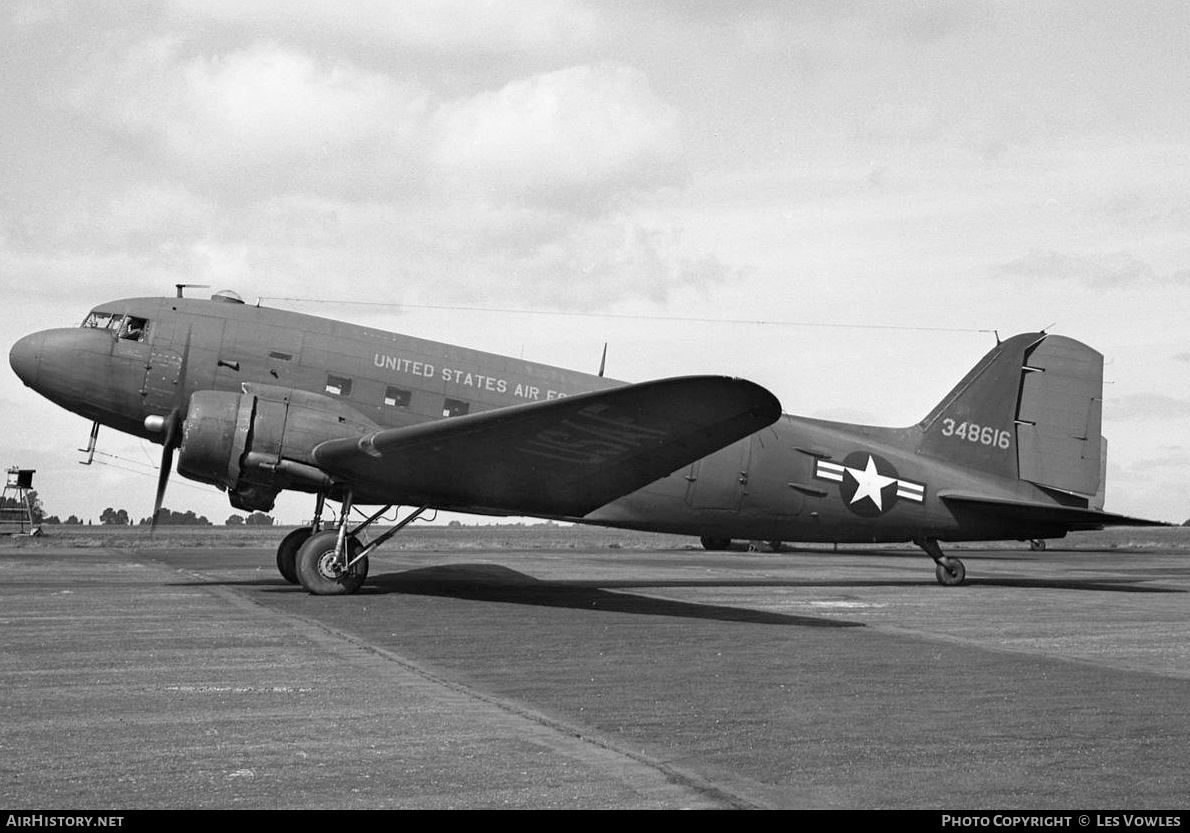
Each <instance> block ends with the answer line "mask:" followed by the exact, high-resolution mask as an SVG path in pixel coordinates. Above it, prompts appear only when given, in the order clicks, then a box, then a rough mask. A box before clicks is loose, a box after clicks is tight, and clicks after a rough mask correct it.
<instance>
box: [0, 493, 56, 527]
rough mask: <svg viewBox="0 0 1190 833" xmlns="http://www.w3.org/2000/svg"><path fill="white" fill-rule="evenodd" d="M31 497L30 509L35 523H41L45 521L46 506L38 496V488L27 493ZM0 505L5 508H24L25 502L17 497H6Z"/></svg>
mask: <svg viewBox="0 0 1190 833" xmlns="http://www.w3.org/2000/svg"><path fill="white" fill-rule="evenodd" d="M25 494H26V496H27V497H28V498H29V511H30V514H32V516H33V523H35V524H39V523H44V522H45V507H44V506H42V505H41V498H39V497H38V496H37V490H36V489H30V490H29V491H28V492H26V493H25ZM0 506H3V507H4V508H5V509H24V508H25V504H24V503H22V502H21V501H19V500H17V499H16V498H15V497H6V498H4V500H3V501H2V502H0Z"/></svg>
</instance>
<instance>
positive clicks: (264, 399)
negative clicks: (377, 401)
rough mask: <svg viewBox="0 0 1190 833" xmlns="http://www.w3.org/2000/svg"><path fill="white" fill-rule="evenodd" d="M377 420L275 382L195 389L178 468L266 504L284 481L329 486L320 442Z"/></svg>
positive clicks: (242, 503)
mask: <svg viewBox="0 0 1190 833" xmlns="http://www.w3.org/2000/svg"><path fill="white" fill-rule="evenodd" d="M379 427H380V426H378V425H377V424H376V423H375V422H373V421H371V420H369V419H367V418H366V417H364V416H363V415H361V414H360V413H359V412H357V411H355V410H354V409H353V408H351V407H350V406H348V405H346V404H344V403H343V402H340V401H338V400H335V399H332V398H331V397H329V396H323V395H321V394H317V393H308V392H306V391H299V390H293V389H291V388H280V387H274V386H271V385H244V390H243V392H242V393H234V392H231V391H214V390H206V391H197V392H195V393H194V394H193V395H191V397H190V401H189V403H188V405H187V410H186V419H185V421H184V422H183V423H182V444H181V446H180V448H179V449H178V474H180V475H182V476H183V477H187V478H190V479H191V480H198V481H200V482H202V483H210V484H212V485H215V486H218V487H219V488H221V489H224V490H226V491H227V493H228V498H229V499H230V501H231V504H232V506H234V507H236V508H237V509H243V510H249V511H256V510H260V511H265V512H267V511H269V510H270V509H272V508H273V504H274V502H275V500H276V497H277V494H278V493H279V492H280V491H281V490H282V489H298V490H301V491H319V490H325V489H327V488H329V487H330V485H331V480H330V478H329V477H328V476H327V475H326V474H325V473H324V472H323V471H322V470H320V469H319V468H318V467H317V466H316V465H315V463H314V455H313V450H314V447H315V446H316V445H318V444H319V443H321V442H324V441H325V440H331V439H342V438H343V437H352V436H359V435H363V434H366V433H369V432H371V431H375V430H377V429H378V428H379Z"/></svg>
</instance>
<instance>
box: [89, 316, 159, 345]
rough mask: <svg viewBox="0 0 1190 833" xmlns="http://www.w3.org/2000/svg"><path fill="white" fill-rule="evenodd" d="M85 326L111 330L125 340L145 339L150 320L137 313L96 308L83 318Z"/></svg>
mask: <svg viewBox="0 0 1190 833" xmlns="http://www.w3.org/2000/svg"><path fill="white" fill-rule="evenodd" d="M83 326H84V327H89V328H91V329H95V330H111V331H112V333H113V334H114V335H116V336H117V337H119V338H122V339H124V340H125V341H144V340H145V331H146V330H147V329H148V327H149V320H148V319H147V318H138V317H137V316H135V315H124V314H122V313H114V312H101V311H100V310H94V311H93V312H91V313H90V314H89V315H88V316H87V317H86V318H85V319H83Z"/></svg>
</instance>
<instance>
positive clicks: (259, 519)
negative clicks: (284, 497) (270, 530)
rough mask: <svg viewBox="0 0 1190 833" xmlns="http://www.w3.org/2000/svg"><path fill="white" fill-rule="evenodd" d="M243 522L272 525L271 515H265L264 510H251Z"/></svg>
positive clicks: (251, 524)
mask: <svg viewBox="0 0 1190 833" xmlns="http://www.w3.org/2000/svg"><path fill="white" fill-rule="evenodd" d="M244 523H246V524H247V525H248V526H272V525H273V516H272V515H266V514H265V513H264V512H253V513H252V514H251V515H249V516H248V517H247V519H245V521H244Z"/></svg>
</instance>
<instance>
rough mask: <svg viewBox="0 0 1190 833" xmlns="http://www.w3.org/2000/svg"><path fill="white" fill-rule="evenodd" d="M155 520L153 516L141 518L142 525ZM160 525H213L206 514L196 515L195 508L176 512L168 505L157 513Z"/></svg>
mask: <svg viewBox="0 0 1190 833" xmlns="http://www.w3.org/2000/svg"><path fill="white" fill-rule="evenodd" d="M152 522H153V519H152V518H151V517H149V518H141V520H140V523H141V525H148V524H151V523H152ZM157 525H158V526H211V522H210V521H209V520H208V519H207V517H206V516H205V515H195V514H194V510H192V509H188V510H186V511H185V512H174V511H172V510H170V509H167V508H166V507H164V506H163V507H161V511H160V512H158V513H157Z"/></svg>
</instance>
